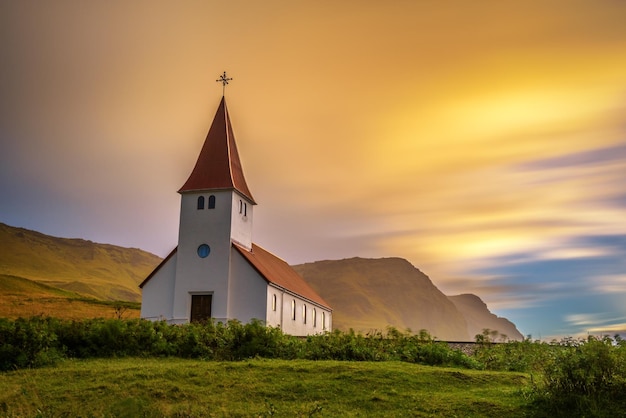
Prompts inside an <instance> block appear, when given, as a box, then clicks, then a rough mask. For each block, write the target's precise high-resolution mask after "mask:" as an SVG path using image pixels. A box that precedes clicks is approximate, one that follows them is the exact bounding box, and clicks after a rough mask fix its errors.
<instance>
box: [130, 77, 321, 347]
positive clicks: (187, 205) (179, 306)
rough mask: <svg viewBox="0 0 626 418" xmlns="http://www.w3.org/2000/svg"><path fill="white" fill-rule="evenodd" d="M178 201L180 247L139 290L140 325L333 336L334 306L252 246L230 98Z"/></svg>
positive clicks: (249, 202)
mask: <svg viewBox="0 0 626 418" xmlns="http://www.w3.org/2000/svg"><path fill="white" fill-rule="evenodd" d="M218 81H220V80H218ZM221 81H226V80H221ZM226 83H227V81H226ZM178 193H180V195H181V206H180V226H179V232H178V246H177V247H176V248H174V250H173V251H172V252H171V253H170V254H169V255H168V256H167V257H166V258H165V259H164V260H163V261H162V262H161V264H159V265H158V266H157V267H156V268H155V269H154V271H152V273H150V275H149V276H148V277H147V278H146V279H145V280H144V281H143V282H142V283H141V284H140V285H139V287H140V288H141V289H142V302H141V317H142V318H145V319H149V320H166V321H167V322H169V323H172V324H183V323H187V322H195V321H204V320H208V319H212V320H214V321H218V322H227V321H229V320H238V321H241V322H243V323H247V322H250V321H251V320H253V319H256V320H261V321H263V322H264V323H265V324H266V325H268V326H273V327H279V328H280V329H282V331H283V332H284V333H286V334H291V335H297V336H304V335H310V334H318V333H323V332H327V331H330V330H331V329H332V309H331V307H330V306H329V305H328V303H326V302H325V301H324V299H322V298H321V297H320V296H319V295H318V294H317V292H315V290H313V289H312V288H311V286H309V284H308V283H307V282H306V281H305V280H304V279H303V278H302V277H300V276H299V275H298V273H296V272H295V271H294V270H293V269H292V268H291V267H290V266H289V264H287V263H286V262H285V261H284V260H282V259H280V258H278V257H277V256H275V255H274V254H272V253H270V252H269V251H267V250H265V249H263V248H261V247H259V246H258V245H256V244H255V243H253V242H252V220H253V212H254V206H255V205H256V202H255V201H254V198H253V197H252V193H251V192H250V189H249V188H248V185H247V183H246V180H245V177H244V173H243V167H242V165H241V161H240V159H239V154H238V152H237V146H236V143H235V136H234V134H233V128H232V126H231V121H230V116H229V114H228V109H227V107H226V100H225V98H224V96H222V100H221V102H220V104H219V106H218V108H217V112H216V113H215V117H214V119H213V123H212V124H211V127H210V129H209V133H208V134H207V137H206V140H205V141H204V145H203V146H202V149H201V151H200V155H199V156H198V160H197V162H196V165H195V167H194V168H193V170H192V171H191V174H190V176H189V178H188V179H187V181H186V182H185V184H183V186H182V187H181V188H180V190H178Z"/></svg>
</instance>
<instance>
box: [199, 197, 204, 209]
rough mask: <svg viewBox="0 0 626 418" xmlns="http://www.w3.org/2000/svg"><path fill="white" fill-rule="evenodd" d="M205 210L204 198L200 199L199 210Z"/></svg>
mask: <svg viewBox="0 0 626 418" xmlns="http://www.w3.org/2000/svg"><path fill="white" fill-rule="evenodd" d="M200 209H204V196H199V197H198V210H200Z"/></svg>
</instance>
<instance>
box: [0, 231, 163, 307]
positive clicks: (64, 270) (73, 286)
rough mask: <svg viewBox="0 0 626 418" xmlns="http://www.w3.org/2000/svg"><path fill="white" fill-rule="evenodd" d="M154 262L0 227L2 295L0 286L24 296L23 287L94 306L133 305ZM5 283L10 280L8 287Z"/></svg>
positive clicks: (137, 254)
mask: <svg viewBox="0 0 626 418" xmlns="http://www.w3.org/2000/svg"><path fill="white" fill-rule="evenodd" d="M160 261H161V259H160V258H159V257H158V256H156V255H154V254H150V253H148V252H146V251H142V250H139V249H136V248H123V247H118V246H115V245H109V244H98V243H94V242H91V241H87V240H83V239H70V238H56V237H51V236H48V235H44V234H41V233H39V232H35V231H30V230H28V229H24V228H16V227H12V226H9V225H6V224H3V223H0V275H2V279H1V280H2V282H3V286H2V287H1V288H0V289H1V290H2V293H3V294H5V293H6V292H7V289H6V288H5V287H6V286H15V287H17V288H22V289H23V290H24V291H26V290H27V288H28V287H29V286H31V290H35V288H33V287H32V286H38V285H46V286H48V287H47V289H48V290H49V289H54V288H56V289H63V290H67V291H69V292H71V293H70V294H77V295H81V296H83V297H91V298H95V299H99V300H109V301H114V300H124V301H132V302H139V301H140V300H141V292H140V289H139V288H138V285H139V283H141V281H142V280H143V279H144V278H145V277H146V276H147V275H148V274H149V273H150V272H151V271H152V269H153V268H154V267H155V266H156V265H157V264H158V263H159V262H160ZM7 277H13V278H14V279H13V280H12V281H11V284H9V282H10V280H9V279H7ZM18 278H21V279H27V280H28V281H29V282H24V281H21V282H20V281H16V280H17V279H18ZM37 289H38V290H39V291H40V290H41V289H42V288H41V287H38V288H37ZM27 293H28V292H27Z"/></svg>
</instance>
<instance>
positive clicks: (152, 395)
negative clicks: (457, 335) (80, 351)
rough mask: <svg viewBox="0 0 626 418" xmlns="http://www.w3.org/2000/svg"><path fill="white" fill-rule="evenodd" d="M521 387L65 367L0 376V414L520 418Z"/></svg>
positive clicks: (462, 380)
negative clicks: (506, 417) (503, 417)
mask: <svg viewBox="0 0 626 418" xmlns="http://www.w3.org/2000/svg"><path fill="white" fill-rule="evenodd" d="M529 380H530V379H529V377H528V375H526V374H522V373H510V372H508V373H507V372H485V371H472V370H460V369H450V368H441V367H428V366H420V365H415V364H408V363H400V362H382V363H373V362H339V361H318V362H315V361H303V360H262V359H258V360H249V361H242V362H205V361H199V360H181V359H172V358H167V359H136V358H131V359H115V360H83V361H78V360H66V361H64V362H61V363H60V364H59V365H58V366H56V367H48V368H41V369H29V370H19V371H15V372H8V373H2V374H0V415H2V416H8V417H17V416H40V417H57V416H95V417H100V416H107V417H109V416H110V417H117V416H128V417H136V416H216V417H238V416H242V417H252V416H254V417H258V416H285V417H294V416H320V417H338V416H341V417H359V416H386V417H405V416H418V417H427V416H445V417H455V416H456V417H481V416H485V417H489V416H494V417H495V416H497V417H502V416H523V415H525V414H526V412H527V411H529V409H528V403H529V401H528V400H527V399H526V398H525V397H524V395H523V394H524V392H525V390H526V389H527V388H528V386H529V385H530V381H529Z"/></svg>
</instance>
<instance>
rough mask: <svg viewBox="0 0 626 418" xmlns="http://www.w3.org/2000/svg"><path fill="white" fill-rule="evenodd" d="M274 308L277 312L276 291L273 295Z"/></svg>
mask: <svg viewBox="0 0 626 418" xmlns="http://www.w3.org/2000/svg"><path fill="white" fill-rule="evenodd" d="M272 310H273V311H274V312H276V293H274V294H273V295H272Z"/></svg>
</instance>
